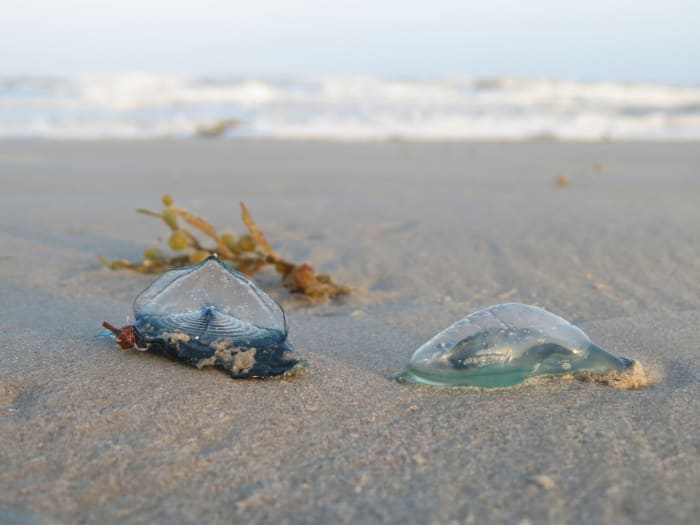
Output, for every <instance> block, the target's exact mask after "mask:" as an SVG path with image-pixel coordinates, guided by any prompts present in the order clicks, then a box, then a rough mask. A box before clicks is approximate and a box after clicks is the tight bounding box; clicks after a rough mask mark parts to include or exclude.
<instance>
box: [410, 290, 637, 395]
mask: <svg viewBox="0 0 700 525" xmlns="http://www.w3.org/2000/svg"><path fill="white" fill-rule="evenodd" d="M563 374H578V375H579V376H580V377H582V378H584V379H590V380H594V381H600V382H603V383H607V384H610V385H612V386H617V387H623V388H636V387H640V386H643V385H645V384H646V382H647V380H646V377H645V374H644V371H643V369H642V367H641V365H640V364H639V362H637V361H632V360H629V359H625V358H624V357H617V356H615V355H613V354H611V353H609V352H607V351H606V350H604V349H603V348H601V347H600V346H598V345H596V344H594V343H593V342H592V341H591V340H590V339H589V337H588V336H587V335H586V334H585V333H584V332H583V331H582V330H581V329H579V328H577V327H575V326H573V325H572V324H571V323H569V322H568V321H566V320H565V319H562V318H561V317H559V316H557V315H554V314H552V313H550V312H548V311H546V310H544V309H542V308H538V307H536V306H530V305H526V304H518V303H509V304H500V305H496V306H491V307H490V308H486V309H485V310H481V311H478V312H475V313H473V314H471V315H468V316H467V317H465V318H463V319H461V320H459V321H457V322H456V323H454V324H453V325H452V326H450V327H448V328H446V329H445V330H443V331H442V332H440V333H438V334H437V335H435V336H434V337H433V338H431V339H430V340H429V341H428V342H426V343H425V344H424V345H423V346H421V347H420V348H419V349H418V350H416V352H415V353H414V354H413V356H412V357H411V359H410V361H409V363H408V365H407V366H406V369H405V370H404V372H403V373H402V374H401V376H400V380H403V381H408V382H413V383H422V384H427V385H438V386H476V387H485V388H493V387H506V386H512V385H516V384H518V383H521V382H523V381H525V380H527V379H530V378H533V377H537V376H550V375H563Z"/></svg>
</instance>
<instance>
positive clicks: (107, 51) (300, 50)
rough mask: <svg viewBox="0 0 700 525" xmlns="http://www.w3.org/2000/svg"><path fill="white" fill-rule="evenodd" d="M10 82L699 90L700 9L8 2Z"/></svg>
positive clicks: (658, 2) (195, 0)
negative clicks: (564, 82) (575, 84)
mask: <svg viewBox="0 0 700 525" xmlns="http://www.w3.org/2000/svg"><path fill="white" fill-rule="evenodd" d="M0 50H1V51H0V75H9V74H34V75H42V74H52V75H67V74H76V73H100V74H103V73H125V72H145V73H173V74H197V75H213V76H230V75H231V76H234V75H235V76H266V77H267V76H275V77H285V76H292V77H310V76H319V75H329V74H350V75H363V74H364V75H383V76H393V77H397V76H398V77H494V76H518V77H547V78H557V79H571V80H623V81H653V82H663V83H684V84H691V83H692V84H700V0H665V1H663V0H653V1H652V0H636V1H632V0H608V1H605V0H575V1H568V2H567V1H566V0H559V1H555V0H529V1H525V0H521V1H517V0H487V1H482V2H478V3H477V2H469V1H467V0H461V1H460V0H424V1H420V2H414V1H411V0H384V1H381V0H351V1H346V0H340V1H333V0H299V1H293V0H286V1H271V0H250V1H249V2H240V1H237V0H119V1H105V0H102V1H100V0H5V1H4V2H3V5H2V12H1V14H0Z"/></svg>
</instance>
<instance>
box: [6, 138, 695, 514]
mask: <svg viewBox="0 0 700 525" xmlns="http://www.w3.org/2000/svg"><path fill="white" fill-rule="evenodd" d="M698 166H700V147H699V146H698V144H694V143H688V144H663V143H656V144H649V143H600V144H562V143H556V142H531V143H513V144H497V143H435V144H429V143H424V144H415V143H404V142H391V143H365V144H363V143H347V144H343V143H321V142H318V143H314V142H275V141H240V142H229V141H162V142H137V143H132V142H41V141H5V142H0V185H1V186H0V187H2V192H0V287H1V288H0V289H1V290H2V293H1V294H0V335H2V339H3V342H2V345H1V346H0V356H1V359H0V442H1V443H2V447H0V522H1V523H11V524H16V523H66V524H67V523H120V524H142V523H143V524H147V523H203V522H204V523H272V522H274V523H377V522H385V523H397V524H398V523H436V524H451V523H460V524H461V523H509V524H510V523H512V524H523V525H524V524H526V523H531V524H535V523H569V524H587V523H623V524H624V523H630V524H632V523H635V524H639V523H650V524H651V523H679V524H680V523H689V522H692V521H693V520H695V519H696V518H697V516H698V515H699V514H700V499H699V498H698V497H697V496H698V486H700V438H699V437H698V436H700V401H698V400H699V399H700V381H699V377H698V370H699V368H700V350H699V348H700V343H698V337H697V331H698V329H697V327H698V326H700V284H699V283H700V263H699V261H700V228H699V227H698V226H699V225H700V176H699V175H698ZM562 174H565V175H566V176H567V177H568V182H569V184H568V186H564V187H558V186H557V185H556V184H555V180H556V178H557V177H558V176H560V175H562ZM165 192H168V193H171V194H172V195H173V196H174V197H175V199H176V202H177V203H179V204H181V205H183V206H186V207H188V208H189V209H191V210H192V211H195V212H198V213H201V214H202V215H204V216H205V217H207V218H209V219H211V220H212V222H213V223H214V224H216V225H217V226H220V227H222V228H224V227H230V228H233V229H234V230H235V231H241V230H242V225H241V223H240V219H239V215H238V201H239V200H244V201H245V202H246V203H247V204H248V206H249V208H250V209H251V211H252V213H253V216H254V217H255V218H256V220H257V222H258V223H259V225H260V226H261V227H262V228H263V230H264V231H265V232H266V233H267V235H268V237H269V239H270V241H271V242H272V244H273V245H274V247H275V248H276V249H278V251H279V252H280V253H281V254H283V255H284V256H286V257H288V258H291V259H294V260H299V261H303V260H307V261H309V262H311V263H312V264H314V265H315V266H316V267H317V268H319V269H320V270H321V271H324V272H329V273H331V274H332V275H333V276H334V277H335V278H336V279H337V280H338V281H340V282H343V283H347V284H350V285H353V286H354V287H356V288H357V292H356V293H355V294H353V295H352V296H350V297H347V298H343V299H341V300H338V301H335V302H332V303H330V304H327V305H320V306H309V305H308V304H306V303H305V302H304V300H303V299H301V298H299V297H296V296H291V295H289V294H288V293H287V292H286V291H285V290H284V289H283V288H282V287H281V286H280V285H279V284H278V282H277V279H276V277H275V276H274V275H273V274H263V275H260V278H259V279H258V282H259V284H260V285H261V286H262V287H263V288H265V289H266V290H267V291H268V292H269V293H270V294H271V295H272V296H274V297H275V298H276V299H278V300H279V301H280V302H281V303H282V304H283V305H284V307H285V309H286V311H287V315H288V318H289V325H290V340H291V341H292V342H293V343H294V345H295V346H296V348H297V351H298V353H299V355H300V356H302V357H303V358H304V359H305V360H306V361H308V363H309V369H308V372H307V373H306V374H303V375H301V376H299V377H296V378H293V379H288V380H276V381H235V380H232V379H230V378H229V377H228V376H227V375H226V374H225V373H223V372H220V371H217V370H195V369H191V368H188V367H186V366H184V365H181V364H179V363H176V362H172V361H168V360H166V359H163V358H159V357H156V356H150V355H146V354H142V353H137V352H123V351H120V350H118V349H117V348H116V347H115V346H114V345H113V344H111V343H110V342H109V341H106V340H94V339H93V338H92V337H93V336H94V335H95V334H96V333H97V332H98V331H99V330H100V324H101V322H102V321H104V320H108V321H110V322H112V323H114V324H118V323H120V322H125V321H126V318H127V316H129V315H133V314H132V311H131V301H132V300H133V298H134V297H135V296H136V294H137V293H138V292H139V291H140V290H141V289H143V288H144V287H145V286H146V285H147V284H148V283H149V282H150V281H151V280H152V277H148V276H140V275H134V274H131V273H127V272H111V271H108V270H105V269H103V268H101V267H100V266H99V265H98V264H97V260H96V256H97V254H101V255H104V256H106V257H108V258H116V257H125V258H128V259H138V258H139V257H140V254H141V253H142V252H143V250H144V249H145V248H146V247H148V246H150V245H151V244H153V241H154V240H156V239H157V238H159V237H160V238H163V237H164V236H165V234H166V232H165V230H164V228H163V226H162V225H161V224H160V223H158V222H157V221H154V220H150V219H149V218H147V217H144V216H140V215H137V214H136V213H134V212H133V210H134V209H135V208H137V207H151V208H157V207H158V206H159V202H160V195H161V194H163V193H165ZM508 301H517V302H525V303H531V304H536V305H539V306H543V307H546V308H547V309H549V310H551V311H553V312H555V313H557V314H560V315H562V316H564V317H566V318H567V319H569V320H571V321H573V322H575V323H576V324H578V325H579V326H580V327H581V328H583V329H584V330H585V331H586V332H587V333H588V334H589V335H590V336H591V337H592V338H593V339H594V341H596V342H597V343H598V344H600V345H601V346H604V347H605V348H607V349H609V350H610V351H612V352H614V353H616V354H618V355H622V356H625V357H629V358H632V359H638V360H640V361H641V362H642V363H643V364H644V365H645V367H647V368H648V369H650V370H653V371H654V372H655V373H656V374H657V377H658V382H657V383H656V384H655V385H653V386H651V387H649V388H645V389H642V390H618V389H613V388H609V387H605V386H601V385H596V384H589V383H583V382H578V381H573V380H570V381H562V380H551V381H544V382H538V383H537V384H531V385H525V386H522V387H518V388H512V389H508V390H492V391H488V390H483V391H475V390H465V389H459V388H456V389H436V388H431V387H421V386H415V385H404V384H399V383H397V382H395V381H394V380H393V379H392V378H393V376H394V375H395V374H396V373H398V372H399V371H400V370H401V369H402V367H403V365H404V364H405V363H406V361H407V359H408V358H409V357H410V355H411V354H412V352H413V350H415V349H416V348H417V347H418V346H420V345H421V344H422V343H423V342H424V341H425V340H427V339H428V338H429V337H431V336H432V335H433V334H434V333H435V332H437V331H438V330H440V329H442V328H444V327H446V326H447V325H449V324H451V323H452V322H454V321H455V320H457V319H459V318H461V317H462V316H464V315H465V314H467V313H469V312H471V311H474V310H476V309H479V308H482V307H485V306H489V305H491V304H496V303H501V302H508Z"/></svg>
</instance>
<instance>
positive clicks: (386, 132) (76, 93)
mask: <svg viewBox="0 0 700 525" xmlns="http://www.w3.org/2000/svg"><path fill="white" fill-rule="evenodd" d="M197 135H205V136H228V137H272V138H299V139H303V138H320V139H338V140H384V139H394V138H403V139H408V140H440V139H513V140H518V139H527V138H533V137H543V136H544V137H553V138H559V139H564V140H601V139H620V140H624V139H652V140H696V139H700V87H699V86H685V87H683V86H666V85H654V84H621V83H611V82H600V83H582V82H564V81H548V80H520V79H508V78H506V79H494V80H468V79H453V80H395V79H379V78H370V77H324V78H318V79H310V80H309V79H307V80H294V79H292V80H269V79H268V80H260V79H226V78H197V77H180V76H178V77H175V76H157V75H144V74H132V75H118V76H81V77H73V78H37V77H0V137H44V138H58V139H62V138H81V139H98V138H157V137H190V136H197Z"/></svg>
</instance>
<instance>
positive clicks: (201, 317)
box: [103, 256, 299, 378]
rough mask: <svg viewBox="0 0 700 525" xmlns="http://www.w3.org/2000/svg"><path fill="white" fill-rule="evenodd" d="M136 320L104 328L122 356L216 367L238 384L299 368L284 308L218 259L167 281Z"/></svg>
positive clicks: (140, 301)
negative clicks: (129, 353)
mask: <svg viewBox="0 0 700 525" xmlns="http://www.w3.org/2000/svg"><path fill="white" fill-rule="evenodd" d="M134 313H135V315H136V321H135V323H134V324H133V325H129V326H125V327H123V328H121V329H117V328H115V327H114V326H112V325H110V324H109V323H104V325H103V326H104V327H105V328H107V329H108V330H110V331H111V332H112V333H113V334H114V335H115V337H116V341H117V344H118V345H119V346H120V347H121V348H123V349H129V348H137V349H139V350H148V351H150V352H153V353H156V354H160V355H165V356H168V357H172V358H176V359H178V360H180V361H184V362H185V363H187V364H190V365H192V366H195V367H197V368H202V367H204V366H216V367H219V368H223V369H225V370H227V371H228V372H229V373H230V374H231V376H232V377H237V378H238V377H241V378H248V377H269V376H278V375H282V374H287V373H290V372H293V371H294V370H295V368H296V367H297V366H298V365H299V360H297V359H294V358H293V357H292V355H291V352H293V350H294V349H293V347H292V346H291V345H290V344H289V342H288V341H287V319H286V316H285V314H284V311H283V310H282V307H281V306H280V305H279V304H278V303H277V302H275V301H274V300H273V299H272V298H270V297H269V296H268V295H267V294H265V292H263V291H262V290H260V288H258V287H257V286H256V285H255V284H254V283H253V282H252V281H251V280H250V279H248V278H247V277H246V276H245V275H243V274H241V273H238V272H236V271H234V270H232V269H230V268H228V267H227V266H226V265H225V264H224V263H222V262H221V261H220V260H219V259H218V258H217V257H215V256H212V257H209V258H207V259H206V260H204V261H203V262H201V263H199V264H197V265H195V266H191V267H188V268H182V269H178V270H171V271H169V272H167V273H165V274H163V275H162V276H161V277H160V278H159V279H157V280H156V281H155V282H154V283H153V284H151V285H150V286H149V287H148V288H146V289H145V290H144V291H143V292H141V293H140V294H139V295H138V297H136V300H135V301H134Z"/></svg>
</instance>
